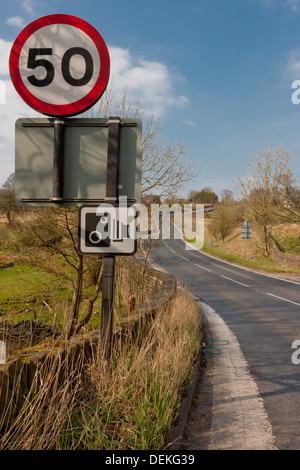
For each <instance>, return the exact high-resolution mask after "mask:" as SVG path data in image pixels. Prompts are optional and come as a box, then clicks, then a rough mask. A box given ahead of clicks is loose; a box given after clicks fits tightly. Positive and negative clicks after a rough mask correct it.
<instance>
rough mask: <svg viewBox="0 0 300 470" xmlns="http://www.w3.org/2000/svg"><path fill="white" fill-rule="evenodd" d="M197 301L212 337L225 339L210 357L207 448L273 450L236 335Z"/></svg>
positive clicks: (264, 415)
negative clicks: (209, 411) (211, 404)
mask: <svg viewBox="0 0 300 470" xmlns="http://www.w3.org/2000/svg"><path fill="white" fill-rule="evenodd" d="M198 304H199V305H200V309H201V311H202V313H203V314H204V315H205V316H206V318H207V320H208V322H209V327H210V330H211V334H212V338H215V339H219V340H227V341H229V344H228V345H226V346H221V347H220V348H221V354H220V355H216V356H213V374H212V377H211V380H212V385H213V409H212V424H211V426H212V428H211V438H210V445H209V450H277V448H276V447H275V445H274V441H275V438H274V436H273V433H272V427H271V425H270V422H269V420H268V416H267V413H266V411H265V408H264V404H263V400H262V398H261V397H260V394H259V391H258V388H257V385H256V383H255V381H254V380H253V378H252V376H251V374H250V372H249V366H248V363H247V361H246V359H245V357H244V355H243V353H242V351H241V348H240V345H239V342H238V340H237V338H236V336H235V335H234V334H233V332H232V331H231V330H230V329H229V328H228V326H227V325H226V323H225V322H224V321H223V320H222V318H221V317H220V316H219V315H218V314H217V313H216V312H215V311H214V310H213V309H212V308H211V307H209V306H208V305H207V304H205V303H203V302H198ZM218 348H219V346H218Z"/></svg>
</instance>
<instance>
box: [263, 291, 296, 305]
mask: <svg viewBox="0 0 300 470" xmlns="http://www.w3.org/2000/svg"><path fill="white" fill-rule="evenodd" d="M267 295H271V296H272V297H276V299H280V300H284V301H285V302H289V303H290V304H294V305H299V307H300V304H298V303H297V302H293V301H292V300H288V299H284V298H283V297H279V295H275V294H270V292H267Z"/></svg>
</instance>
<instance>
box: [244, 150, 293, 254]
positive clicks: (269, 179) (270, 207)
mask: <svg viewBox="0 0 300 470" xmlns="http://www.w3.org/2000/svg"><path fill="white" fill-rule="evenodd" d="M290 158H291V156H290V155H289V154H288V153H286V152H284V151H283V150H282V149H281V148H277V149H275V151H274V152H273V153H271V151H268V152H266V153H263V152H259V153H258V154H257V156H256V159H255V160H254V159H252V160H251V161H250V163H249V164H248V167H247V168H246V170H245V173H246V176H245V177H242V178H238V182H239V185H238V188H237V190H238V191H239V192H240V194H241V195H242V197H243V198H244V199H245V200H246V201H247V203H248V205H249V207H250V209H251V211H252V214H253V217H254V219H255V220H256V223H257V224H258V226H259V227H260V228H261V229H262V232H263V239H264V246H265V250H266V252H267V254H270V235H269V230H270V229H271V228H272V226H273V225H274V223H275V221H276V219H277V217H278V213H279V209H282V207H283V203H284V198H285V193H286V191H285V188H284V184H283V182H284V181H287V180H290V179H291V178H292V170H291V169H290V168H289V167H288V164H289V161H290Z"/></svg>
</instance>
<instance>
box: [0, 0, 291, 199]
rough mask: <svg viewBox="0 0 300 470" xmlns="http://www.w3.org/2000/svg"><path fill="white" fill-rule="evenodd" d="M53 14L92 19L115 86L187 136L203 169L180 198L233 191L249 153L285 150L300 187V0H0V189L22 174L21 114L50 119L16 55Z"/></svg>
mask: <svg viewBox="0 0 300 470" xmlns="http://www.w3.org/2000/svg"><path fill="white" fill-rule="evenodd" d="M53 13H65V14H71V15H74V16H78V17H80V18H82V19H84V20H86V21H87V22H89V23H90V24H91V25H93V26H94V27H95V28H96V29H97V30H98V31H99V33H100V34H101V36H102V37H103V39H104V41H105V42H106V44H107V46H108V50H109V53H110V59H111V77H113V81H114V84H115V86H116V87H117V88H119V89H123V88H124V86H126V87H127V89H128V92H129V93H130V95H131V96H133V97H134V98H136V99H139V100H141V101H142V102H143V104H144V109H145V113H146V115H148V116H149V117H150V116H151V115H153V116H154V118H156V119H160V122H161V126H162V128H163V135H162V138H163V140H166V141H168V142H170V143H175V142H176V141H178V140H180V141H181V142H182V144H183V146H184V148H185V149H186V158H188V159H190V160H191V161H192V162H193V163H194V164H195V166H196V167H197V168H198V171H197V172H195V174H194V178H193V180H192V181H191V182H189V183H188V184H187V185H186V186H185V188H184V190H183V193H182V194H180V195H178V196H186V195H187V194H188V192H189V191H190V190H191V189H193V190H196V191H198V190H201V189H202V188H203V187H207V186H209V187H211V188H212V189H213V190H214V191H215V192H216V193H217V194H218V195H219V196H220V195H221V192H222V190H224V189H229V190H232V191H234V190H235V187H236V185H237V178H238V177H240V176H243V175H244V170H245V168H246V167H247V165H248V163H249V161H250V159H251V158H253V157H255V155H256V154H257V153H258V152H260V151H262V152H267V151H268V150H271V151H274V149H275V148H277V147H281V148H282V149H283V150H284V151H286V152H288V153H289V154H291V155H292V158H291V166H292V167H293V168H294V172H295V176H296V177H297V178H298V182H299V184H300V104H299V103H297V102H298V101H300V100H299V99H293V100H292V96H293V93H295V92H296V91H297V89H293V88H292V84H293V83H294V82H295V81H297V80H300V26H299V25H300V0H186V2H182V0H180V1H179V0H151V2H149V1H147V2H146V1H145V0H109V1H102V0H85V1H82V0H80V1H79V0H47V1H44V0H11V1H10V2H5V1H3V0H1V20H0V119H1V126H0V168H1V170H0V186H1V185H2V184H3V183H4V182H5V181H6V179H7V177H8V176H9V175H10V174H11V173H12V172H14V147H15V141H14V139H15V137H14V125H15V121H16V119H18V118H19V117H43V116H42V115H41V114H38V113H36V112H35V111H33V110H32V109H31V108H30V107H28V105H26V104H25V103H24V102H23V101H22V99H21V98H20V97H19V95H18V93H17V92H16V90H15V89H14V87H13V85H12V83H11V80H10V76H9V69H8V58H9V52H10V49H11V47H12V44H13V42H14V40H15V38H16V37H17V36H18V34H19V33H20V31H21V30H22V29H23V28H24V27H25V26H26V25H27V24H29V23H30V22H32V21H34V20H35V19H37V18H39V17H42V16H45V15H48V14H53ZM296 83H297V82H296ZM299 85H300V82H299ZM294 98H295V95H294ZM296 98H298V95H297V96H296ZM299 98H300V92H299Z"/></svg>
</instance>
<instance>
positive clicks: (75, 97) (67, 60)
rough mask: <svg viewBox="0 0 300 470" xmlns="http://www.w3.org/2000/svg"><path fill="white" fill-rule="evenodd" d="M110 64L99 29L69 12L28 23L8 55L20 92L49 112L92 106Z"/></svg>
mask: <svg viewBox="0 0 300 470" xmlns="http://www.w3.org/2000/svg"><path fill="white" fill-rule="evenodd" d="M109 68H110V62H109V54H108V51H107V47H106V44H105V43H104V41H103V39H102V37H101V36H100V34H99V33H98V32H97V31H96V30H95V29H94V28H93V27H92V26H91V25H89V24H88V23H86V22H85V21H84V20H81V19H79V18H76V17H73V16H70V15H49V16H46V17H43V18H40V19H39V20H36V21H34V22H33V23H30V25H28V26H27V27H26V28H25V29H24V30H23V31H22V32H21V33H20V35H19V36H18V37H17V39H16V41H15V42H14V45H13V47H12V50H11V56H10V73H11V78H12V81H13V83H14V85H15V88H16V89H17V91H18V93H19V94H20V95H21V97H22V98H23V99H24V101H26V102H27V104H29V105H30V106H32V107H33V108H34V109H36V110H38V111H40V112H42V113H44V114H48V115H74V114H78V113H80V112H83V111H84V110H86V109H88V108H89V107H91V106H92V105H93V104H94V103H95V102H96V101H97V100H98V99H99V98H100V96H101V95H102V93H103V92H104V90H105V88H106V85H107V82H108V78H109Z"/></svg>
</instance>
